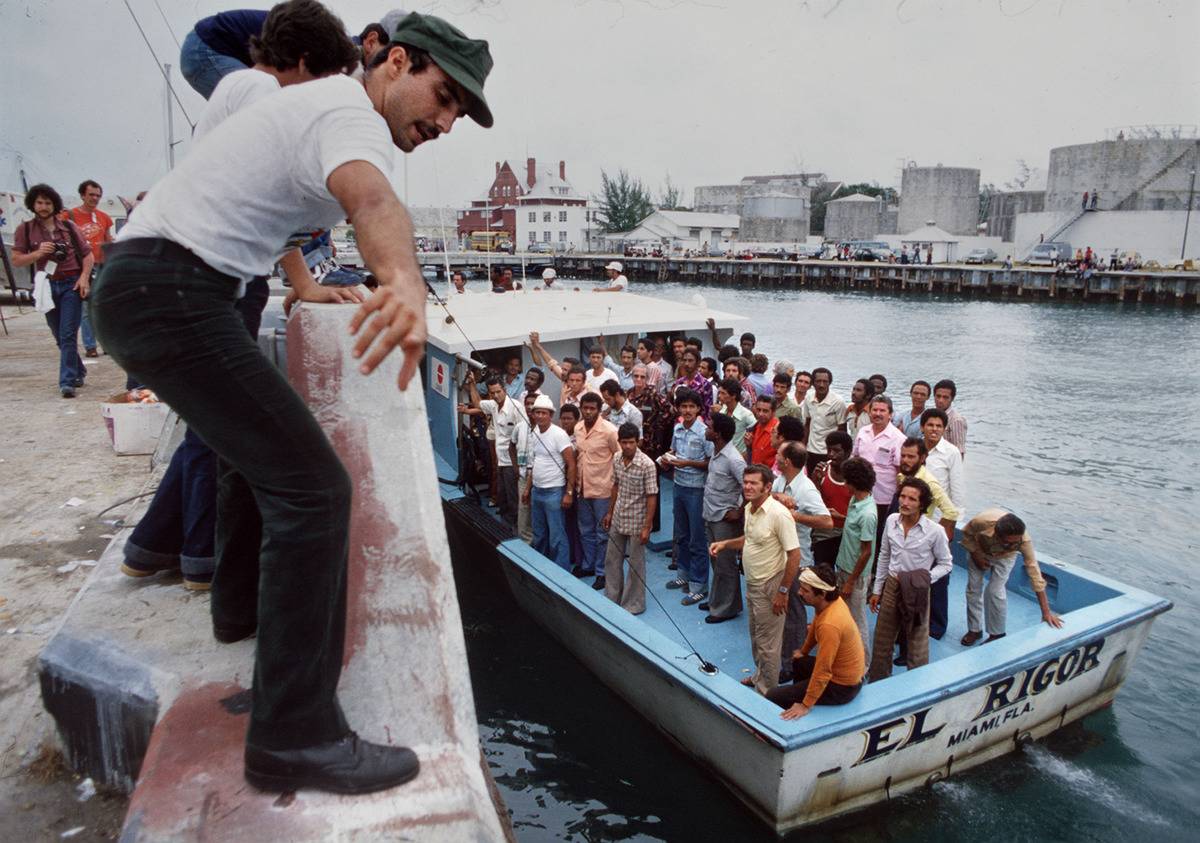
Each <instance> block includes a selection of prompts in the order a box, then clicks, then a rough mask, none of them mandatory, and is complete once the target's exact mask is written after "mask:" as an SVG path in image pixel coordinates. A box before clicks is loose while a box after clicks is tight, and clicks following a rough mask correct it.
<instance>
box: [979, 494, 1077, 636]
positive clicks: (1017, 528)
mask: <svg viewBox="0 0 1200 843" xmlns="http://www.w3.org/2000/svg"><path fill="white" fill-rule="evenodd" d="M962 546H963V547H964V548H966V549H967V552H968V553H970V554H971V561H970V562H969V563H968V564H967V634H966V635H964V636H963V638H962V645H963V646H964V647H970V646H971V645H972V644H974V643H975V642H976V641H978V640H979V639H980V638H982V637H983V631H982V630H983V627H984V623H985V621H986V625H987V633H988V638H987V640H988V641H995V640H996V639H997V638H1003V637H1004V635H1005V622H1006V620H1007V618H1008V587H1007V585H1008V577H1009V575H1010V574H1012V569H1013V564H1014V563H1015V562H1016V559H1017V552H1018V551H1020V553H1021V556H1022V558H1024V560H1025V573H1026V574H1028V576H1029V587H1030V588H1032V589H1033V593H1034V594H1036V595H1037V601H1038V605H1039V606H1040V607H1041V609H1042V620H1043V621H1045V622H1046V623H1048V624H1050V626H1053V627H1055V628H1058V627H1061V626H1062V624H1063V622H1062V618H1060V617H1059V616H1058V615H1056V614H1054V612H1052V611H1050V602H1049V601H1048V600H1047V599H1046V580H1045V578H1043V577H1042V570H1041V568H1039V567H1038V561H1037V556H1035V555H1034V552H1033V539H1031V538H1030V537H1029V533H1027V532H1026V531H1025V522H1024V521H1022V520H1021V519H1020V518H1018V517H1017V516H1016V515H1013V514H1012V513H1011V512H1006V511H1005V510H1003V509H1000V508H998V507H994V508H992V509H985V510H984V511H983V512H981V513H979V514H978V515H976V516H975V517H974V518H972V519H971V521H970V523H968V524H967V526H965V527H963V531H962ZM988 571H990V572H991V576H990V577H988V584H987V588H986V589H985V588H984V587H983V577H984V574H986V573H987V572H988ZM984 643H987V642H984Z"/></svg>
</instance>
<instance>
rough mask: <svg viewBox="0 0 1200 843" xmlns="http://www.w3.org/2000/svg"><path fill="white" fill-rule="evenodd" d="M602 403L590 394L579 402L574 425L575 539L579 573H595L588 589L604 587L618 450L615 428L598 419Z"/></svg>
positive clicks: (587, 393)
mask: <svg viewBox="0 0 1200 843" xmlns="http://www.w3.org/2000/svg"><path fill="white" fill-rule="evenodd" d="M603 403H604V402H603V401H602V399H601V398H600V396H599V395H597V394H596V393H594V392H585V393H584V394H583V397H582V398H580V399H579V413H580V416H582V422H581V423H580V424H577V425H575V450H576V452H577V454H578V465H579V472H578V477H579V480H578V485H579V494H578V495H576V496H575V506H576V512H575V515H576V518H578V520H579V539H580V541H581V542H582V543H583V559H581V560H580V567H581V568H582V573H583V574H591V573H593V572H594V573H595V574H596V579H595V581H594V582H593V583H592V588H594V589H597V590H600V589H602V588H604V586H605V583H606V580H605V579H604V557H605V554H606V553H607V550H608V531H607V530H606V529H605V528H604V526H603V522H604V518H605V516H607V515H608V505H609V500H610V498H611V496H612V488H613V457H614V456H616V455H617V454H618V453H620V451H621V446H620V444H619V442H618V441H617V428H616V426H615V425H614V424H613V423H612V422H610V421H608V420H606V419H602V418H600V408H601V407H602V406H603Z"/></svg>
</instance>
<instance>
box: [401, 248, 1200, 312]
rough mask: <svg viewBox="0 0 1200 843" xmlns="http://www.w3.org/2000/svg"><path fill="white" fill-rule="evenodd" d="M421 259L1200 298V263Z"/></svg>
mask: <svg viewBox="0 0 1200 843" xmlns="http://www.w3.org/2000/svg"><path fill="white" fill-rule="evenodd" d="M419 257H420V260H421V265H422V267H425V268H427V269H431V270H434V271H435V272H436V274H437V277H438V278H444V277H445V274H446V266H447V265H448V266H449V267H450V269H451V271H454V270H456V269H457V270H460V271H463V272H466V273H473V274H475V275H476V276H479V277H486V276H487V273H488V271H489V269H490V267H492V266H503V267H506V268H510V269H512V270H513V277H514V278H515V279H516V280H518V281H519V280H521V278H522V277H523V276H524V277H525V278H526V283H529V281H530V280H531V279H536V278H537V277H539V276H540V273H541V270H542V269H543V268H544V267H546V266H552V267H554V269H555V270H556V271H557V272H559V273H560V274H562V275H564V276H571V277H573V276H578V277H580V278H588V279H600V278H602V277H603V275H604V267H605V265H606V264H607V263H609V262H610V261H613V260H616V261H620V262H621V264H622V266H623V268H624V272H625V274H626V275H628V276H629V278H630V279H631V280H632V281H635V282H637V281H651V282H675V283H681V284H713V285H719V286H728V287H734V288H739V289H741V288H755V289H790V290H826V291H858V292H890V293H900V294H918V295H919V294H928V293H939V294H945V295H953V296H955V297H960V298H965V299H971V298H980V299H989V298H996V299H1011V300H1039V299H1046V300H1051V299H1053V300H1065V301H1081V302H1150V303H1159V304H1170V305H1174V306H1179V307H1182V306H1184V305H1188V306H1190V307H1195V306H1196V305H1197V303H1198V301H1200V298H1198V297H1200V273H1197V272H1195V271H1170V270H1165V271H1164V270H1142V271H1132V272H1122V271H1111V272H1110V271H1104V270H1096V271H1094V272H1089V273H1088V277H1087V278H1082V277H1080V274H1079V273H1076V272H1074V271H1072V272H1068V273H1063V274H1059V273H1056V272H1055V270H1054V269H1052V268H1048V267H1030V266H1015V267H1013V268H1012V269H1006V268H1004V267H1001V266H968V265H965V264H962V265H954V264H951V265H947V264H936V265H930V266H924V265H921V266H916V265H908V266H904V265H899V264H894V263H880V262H875V261H808V260H806V261H786V260H769V259H763V258H756V259H753V260H726V259H722V258H691V259H689V258H629V257H624V256H622V255H564V256H554V257H553V258H552V259H550V260H545V259H543V260H538V258H539V257H541V256H537V255H527V256H526V255H495V256H492V255H488V256H486V257H482V256H480V255H479V254H477V253H470V252H466V253H462V252H460V253H449V254H445V255H443V254H438V253H430V252H425V253H422V254H421V255H420V256H419Z"/></svg>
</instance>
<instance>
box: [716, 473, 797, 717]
mask: <svg viewBox="0 0 1200 843" xmlns="http://www.w3.org/2000/svg"><path fill="white" fill-rule="evenodd" d="M774 479H775V476H774V475H773V474H772V473H771V469H769V468H767V467H766V466H765V465H750V466H747V467H746V470H745V473H744V474H743V475H742V496H743V497H744V498H745V499H746V507H745V516H744V517H745V534H744V535H742V536H738V537H736V538H732V539H725V540H724V541H718V542H713V543H712V544H711V545H709V548H708V552H709V555H710V556H717V555H718V554H720V553H721V552H723V551H725V550H740V551H741V552H742V570H743V571H744V572H745V574H746V603H747V604H748V607H749V612H748V615H749V621H750V648H751V652H752V654H753V658H754V668H755V670H754V675H753V676H750V677H748V678H746V679H743V680H742V684H743V685H747V686H752V687H753V688H755V689H756V690H757V691H758V692H759V693H760V694H766V693H768V692H769V691H770V690H771V689H772V688H774V687H775V686H776V685H778V684H779V661H780V648H781V646H782V643H783V625H784V620H785V618H786V615H785V613H786V612H787V605H788V591H789V589H788V586H787V585H785V583H792V582H794V581H795V579H796V572H797V571H799V570H800V540H799V539H798V538H797V537H796V527H795V522H794V521H792V516H791V514H790V513H789V512H788V511H787V508H786V507H784V505H783V504H781V503H780V502H779V501H777V500H775V499H774V498H772V497H771V483H772V482H773V481H774Z"/></svg>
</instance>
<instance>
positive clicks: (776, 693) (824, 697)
mask: <svg viewBox="0 0 1200 843" xmlns="http://www.w3.org/2000/svg"><path fill="white" fill-rule="evenodd" d="M816 664H817V657H816V656H801V657H800V658H798V659H792V684H790V685H778V686H776V687H774V688H772V689H771V690H770V691H768V692H767V699H769V700H770V701H771V702H773V703H775V705H777V706H779V707H780V708H791V707H792V706H793V705H794V704H795V703H798V702H804V698H805V697H806V696H808V680H809V679H810V678H812V672H813V668H814V667H815V666H816ZM860 690H862V683H861V682H859V683H857V684H855V685H838V684H837V683H836V682H827V683H825V690H824V691H822V692H821V696H819V697H817V702H816V704H817V705H845V704H846V703H848V702H850V700H852V699H854V698H855V697H857V696H858V692H859V691H860Z"/></svg>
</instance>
